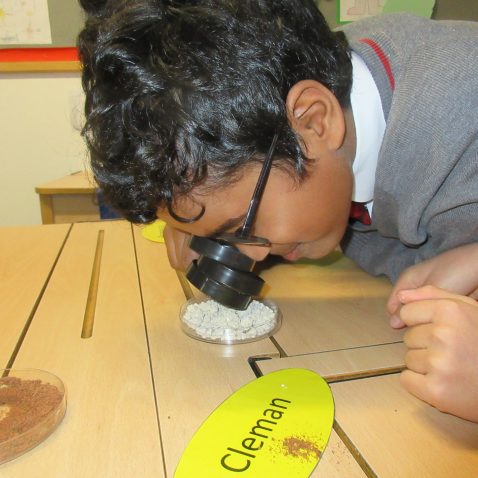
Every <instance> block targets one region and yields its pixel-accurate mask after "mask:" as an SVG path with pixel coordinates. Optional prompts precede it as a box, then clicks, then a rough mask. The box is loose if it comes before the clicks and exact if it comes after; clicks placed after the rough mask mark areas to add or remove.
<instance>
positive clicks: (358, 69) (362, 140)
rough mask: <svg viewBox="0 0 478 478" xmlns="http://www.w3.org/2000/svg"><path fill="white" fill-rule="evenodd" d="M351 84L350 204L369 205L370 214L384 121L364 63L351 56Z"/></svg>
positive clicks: (373, 85) (370, 75) (377, 94)
mask: <svg viewBox="0 0 478 478" xmlns="http://www.w3.org/2000/svg"><path fill="white" fill-rule="evenodd" d="M352 68H353V83H352V91H351V94H350V100H351V104H352V113H353V117H354V122H355V134H356V138H357V149H356V153H355V159H354V162H353V165H352V169H353V174H354V190H353V194H352V200H353V201H356V202H366V203H368V204H367V206H368V209H369V212H370V213H371V207H372V201H373V190H374V185H375V171H376V169H377V160H378V154H379V152H380V147H381V145H382V141H383V136H384V132H385V117H384V115H383V108H382V101H381V99H380V94H379V92H378V89H377V85H376V84H375V81H374V79H373V77H372V74H371V73H370V70H369V69H368V67H367V65H366V64H365V62H364V61H363V60H362V58H361V57H360V56H359V55H357V54H356V53H355V52H352Z"/></svg>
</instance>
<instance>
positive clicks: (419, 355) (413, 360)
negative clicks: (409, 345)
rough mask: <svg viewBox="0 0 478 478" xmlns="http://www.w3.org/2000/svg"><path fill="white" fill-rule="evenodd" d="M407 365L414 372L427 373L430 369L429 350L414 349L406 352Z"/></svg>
mask: <svg viewBox="0 0 478 478" xmlns="http://www.w3.org/2000/svg"><path fill="white" fill-rule="evenodd" d="M405 365H406V366H407V368H408V369H409V370H411V371H412V372H416V373H420V374H426V373H427V372H428V371H429V370H428V350H426V349H413V350H409V351H408V352H407V353H406V354H405Z"/></svg>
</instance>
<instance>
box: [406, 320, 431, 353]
mask: <svg viewBox="0 0 478 478" xmlns="http://www.w3.org/2000/svg"><path fill="white" fill-rule="evenodd" d="M432 327H433V325H432V324H430V323H427V324H418V325H415V326H414V327H410V328H409V329H408V330H407V331H406V332H405V334H404V335H403V341H404V343H405V345H406V346H407V347H408V348H409V349H426V348H428V347H429V346H430V342H431V338H432Z"/></svg>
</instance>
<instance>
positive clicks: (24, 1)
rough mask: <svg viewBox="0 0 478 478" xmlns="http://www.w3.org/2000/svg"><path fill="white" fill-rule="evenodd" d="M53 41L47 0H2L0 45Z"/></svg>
mask: <svg viewBox="0 0 478 478" xmlns="http://www.w3.org/2000/svg"><path fill="white" fill-rule="evenodd" d="M51 42H52V41H51V29H50V17H49V15H48V1H47V0H0V45H17V44H24V45H49V44H51Z"/></svg>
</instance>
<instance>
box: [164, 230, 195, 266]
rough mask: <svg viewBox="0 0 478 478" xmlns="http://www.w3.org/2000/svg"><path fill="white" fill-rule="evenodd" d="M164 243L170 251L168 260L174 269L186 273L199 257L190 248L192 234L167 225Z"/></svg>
mask: <svg viewBox="0 0 478 478" xmlns="http://www.w3.org/2000/svg"><path fill="white" fill-rule="evenodd" d="M163 236H164V242H165V244H166V248H167V251H168V259H169V263H170V264H171V266H172V267H174V269H177V270H180V271H185V270H186V269H187V268H188V266H189V264H191V262H192V261H193V259H197V258H198V257H199V255H198V254H197V253H196V252H194V251H193V250H192V249H190V248H189V239H190V238H191V235H190V234H187V233H185V232H182V231H179V230H177V229H175V228H174V227H171V226H168V225H166V227H165V228H164V231H163Z"/></svg>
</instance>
